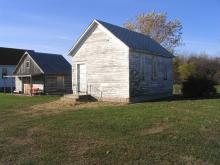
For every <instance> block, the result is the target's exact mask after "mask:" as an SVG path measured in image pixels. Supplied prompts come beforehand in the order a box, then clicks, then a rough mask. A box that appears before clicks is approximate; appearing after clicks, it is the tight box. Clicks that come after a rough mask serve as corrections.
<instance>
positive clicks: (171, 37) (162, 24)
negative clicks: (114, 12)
mask: <svg viewBox="0 0 220 165" xmlns="http://www.w3.org/2000/svg"><path fill="white" fill-rule="evenodd" d="M124 26H125V27H126V28H127V29H129V30H133V31H137V32H140V33H143V34H145V35H148V36H150V37H151V38H153V39H154V40H155V41H157V42H158V43H160V44H161V45H162V46H164V47H165V48H167V49H168V50H169V51H171V52H174V49H175V48H176V47H177V46H179V45H180V44H181V36H182V32H181V30H182V24H181V22H180V21H179V20H173V21H168V20H167V13H156V12H150V13H143V14H140V15H138V16H136V18H135V20H134V21H127V22H126V23H125V24H124Z"/></svg>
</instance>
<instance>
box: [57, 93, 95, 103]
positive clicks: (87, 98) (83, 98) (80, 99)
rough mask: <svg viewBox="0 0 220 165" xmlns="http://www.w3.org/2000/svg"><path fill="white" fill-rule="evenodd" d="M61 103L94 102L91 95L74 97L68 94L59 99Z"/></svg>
mask: <svg viewBox="0 0 220 165" xmlns="http://www.w3.org/2000/svg"><path fill="white" fill-rule="evenodd" d="M60 100H62V101H67V100H68V101H73V102H77V101H78V102H89V101H96V99H94V98H93V97H92V96H91V95H85V94H84V95H74V94H69V95H64V96H63V97H61V98H60Z"/></svg>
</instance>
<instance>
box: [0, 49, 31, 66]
mask: <svg viewBox="0 0 220 165" xmlns="http://www.w3.org/2000/svg"><path fill="white" fill-rule="evenodd" d="M25 51H27V50H23V49H15V48H4V47H0V65H17V64H18V62H19V61H20V59H21V57H22V56H23V54H24V53H25Z"/></svg>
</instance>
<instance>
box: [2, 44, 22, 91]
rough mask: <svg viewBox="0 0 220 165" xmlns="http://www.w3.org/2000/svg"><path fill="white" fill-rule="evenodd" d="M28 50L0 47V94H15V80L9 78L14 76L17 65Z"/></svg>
mask: <svg viewBox="0 0 220 165" xmlns="http://www.w3.org/2000/svg"><path fill="white" fill-rule="evenodd" d="M25 51H26V50H23V49H14V48H4V47H0V92H13V91H14V89H15V79H14V78H13V77H7V76H10V75H12V74H13V72H14V69H15V67H16V65H17V64H18V62H19V60H20V59H21V57H22V56H23V54H24V53H25Z"/></svg>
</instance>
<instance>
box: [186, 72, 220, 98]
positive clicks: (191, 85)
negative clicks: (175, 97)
mask: <svg viewBox="0 0 220 165" xmlns="http://www.w3.org/2000/svg"><path fill="white" fill-rule="evenodd" d="M215 84H216V83H215V82H214V81H213V80H210V79H208V78H207V77H194V76H191V77H189V78H188V79H187V80H186V81H185V82H183V84H182V93H183V96H185V97H211V96H214V95H215V94H216V89H215Z"/></svg>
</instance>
